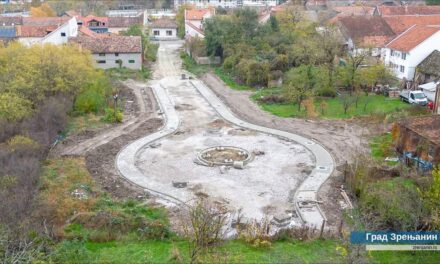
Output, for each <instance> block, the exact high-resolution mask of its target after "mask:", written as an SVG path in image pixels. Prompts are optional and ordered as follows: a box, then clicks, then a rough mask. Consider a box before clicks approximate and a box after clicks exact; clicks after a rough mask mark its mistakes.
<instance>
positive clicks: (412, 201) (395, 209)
mask: <svg viewBox="0 0 440 264" xmlns="http://www.w3.org/2000/svg"><path fill="white" fill-rule="evenodd" d="M360 208H361V210H362V215H363V217H364V220H365V223H366V224H367V228H369V229H372V230H388V229H391V230H399V231H409V230H419V228H420V227H422V225H423V221H422V220H423V219H424V218H425V217H426V213H427V212H426V209H425V208H424V206H423V202H422V199H421V198H420V195H419V193H418V192H417V189H416V187H415V186H414V184H413V183H412V182H410V181H409V180H407V179H403V178H396V179H392V180H385V181H379V182H377V183H374V184H368V186H367V188H366V189H365V190H364V191H363V192H362V194H361V197H360Z"/></svg>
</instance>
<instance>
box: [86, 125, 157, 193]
mask: <svg viewBox="0 0 440 264" xmlns="http://www.w3.org/2000/svg"><path fill="white" fill-rule="evenodd" d="M162 124H163V121H162V119H159V118H150V119H148V120H146V121H145V122H143V123H141V124H139V126H138V127H137V128H136V129H134V130H133V131H131V132H130V133H128V134H125V135H121V136H119V137H117V138H114V139H113V140H111V141H110V142H108V143H106V144H103V145H101V146H99V147H97V148H95V149H93V150H91V151H90V152H89V153H88V154H87V156H86V164H87V168H88V169H89V171H90V174H91V175H92V177H93V178H94V179H95V181H97V183H98V184H99V186H101V188H102V189H103V190H104V191H107V192H109V193H111V194H112V195H113V196H114V197H115V198H120V199H124V198H127V197H130V198H141V197H144V196H145V191H144V190H143V189H142V188H140V187H139V186H136V185H134V184H132V183H129V182H128V181H126V180H125V179H124V178H122V177H121V176H120V175H119V173H118V171H117V170H116V168H115V157H116V154H117V153H118V152H119V151H120V150H121V149H122V147H124V146H125V145H127V144H129V143H130V142H132V141H134V140H136V139H138V138H140V137H142V136H144V135H146V134H150V133H153V132H155V131H157V129H158V128H160V127H161V126H162Z"/></svg>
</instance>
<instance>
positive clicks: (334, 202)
mask: <svg viewBox="0 0 440 264" xmlns="http://www.w3.org/2000/svg"><path fill="white" fill-rule="evenodd" d="M201 79H202V80H203V81H204V82H205V84H207V85H208V86H209V87H210V88H211V89H212V90H213V91H214V92H215V93H216V94H217V96H219V97H220V98H221V99H222V100H223V101H224V102H225V104H226V105H227V106H228V107H229V108H230V109H231V110H232V112H234V113H235V114H236V115H237V116H239V117H240V118H242V119H244V120H246V121H248V122H251V123H254V124H257V125H261V126H266V127H272V128H275V129H279V130H285V131H288V132H293V133H297V134H300V135H303V136H306V137H310V138H313V139H315V140H316V141H317V142H319V143H321V144H322V145H323V146H324V147H326V148H327V149H328V150H329V151H330V152H331V153H332V155H333V156H334V158H335V162H336V165H337V166H340V165H342V164H344V163H345V162H346V161H347V160H350V159H351V157H352V155H354V153H359V152H360V151H363V150H365V148H366V146H367V141H366V138H365V135H367V134H369V131H368V129H366V128H363V127H361V126H359V125H358V124H356V123H354V122H353V123H350V121H339V120H305V119H298V118H281V117H277V116H274V115H272V114H270V113H267V112H265V111H264V110H262V109H261V108H260V107H259V106H258V105H257V104H256V103H254V102H253V101H252V100H251V99H250V96H251V94H252V92H249V91H236V90H233V89H231V88H229V87H227V86H226V85H225V84H224V83H223V82H222V81H221V80H220V79H219V78H218V77H217V76H216V75H215V74H213V73H208V74H205V75H204V76H203V77H202V78H201ZM341 184H343V179H342V173H341V172H340V171H338V170H335V172H334V173H333V175H332V176H331V177H330V178H329V180H327V182H326V183H325V184H324V185H323V186H322V187H321V190H320V192H319V198H320V200H321V201H322V202H323V203H322V205H321V209H323V210H324V212H325V215H326V217H327V218H328V224H329V225H330V226H333V227H334V226H337V225H338V223H339V219H340V216H341V207H340V205H339V202H340V201H342V200H343V199H342V196H341V194H340V192H339V188H340V186H341Z"/></svg>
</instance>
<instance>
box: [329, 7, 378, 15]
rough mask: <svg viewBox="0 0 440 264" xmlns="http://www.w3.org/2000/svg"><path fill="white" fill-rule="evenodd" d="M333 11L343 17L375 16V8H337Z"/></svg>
mask: <svg viewBox="0 0 440 264" xmlns="http://www.w3.org/2000/svg"><path fill="white" fill-rule="evenodd" d="M333 10H335V11H336V12H338V13H339V15H342V16H365V15H370V16H371V15H373V12H374V7H372V6H336V7H333Z"/></svg>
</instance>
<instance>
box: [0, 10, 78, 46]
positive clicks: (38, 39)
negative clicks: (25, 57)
mask: <svg viewBox="0 0 440 264" xmlns="http://www.w3.org/2000/svg"><path fill="white" fill-rule="evenodd" d="M14 31H15V32H14V34H9V36H7V37H4V36H2V37H3V39H10V40H17V41H19V42H20V43H22V44H24V45H28V46H30V45H34V44H54V45H62V44H66V43H67V42H68V40H69V38H70V37H76V36H77V35H78V25H77V21H76V18H75V17H72V18H65V17H64V18H60V17H25V18H23V23H22V24H21V25H16V26H14Z"/></svg>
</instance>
